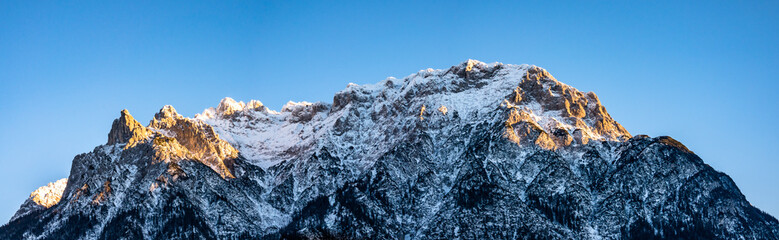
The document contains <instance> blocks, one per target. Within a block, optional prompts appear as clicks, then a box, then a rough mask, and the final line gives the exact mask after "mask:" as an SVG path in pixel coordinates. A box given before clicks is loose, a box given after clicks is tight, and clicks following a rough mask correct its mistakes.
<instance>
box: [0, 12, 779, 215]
mask: <svg viewBox="0 0 779 240" xmlns="http://www.w3.org/2000/svg"><path fill="white" fill-rule="evenodd" d="M135 2H137V1H95V2H81V1H59V2H57V1H47V2H43V1H40V2H38V1H0V164H2V167H1V168H0V222H3V223H4V222H5V221H7V219H8V218H10V216H11V215H12V214H13V212H14V211H16V209H17V208H18V206H19V205H20V204H21V203H22V202H23V201H24V199H25V198H26V197H27V196H28V194H29V193H30V192H31V191H33V190H35V189H36V188H37V187H39V186H42V185H45V184H46V183H48V182H51V181H55V180H57V179H60V178H64V177H67V176H68V173H69V171H70V164H71V161H72V159H73V157H74V156H75V155H76V154H79V153H83V152H88V151H91V150H92V149H93V148H94V147H95V146H97V145H100V144H104V143H105V142H106V138H107V137H106V136H107V133H108V131H109V129H110V127H111V121H112V120H113V119H114V118H116V117H118V116H119V111H120V110H121V109H124V108H127V109H129V110H130V112H131V113H132V114H133V115H134V116H136V117H137V118H138V119H139V120H140V121H141V122H142V123H144V124H146V123H148V121H149V120H150V119H151V117H152V115H153V114H154V112H156V111H157V110H159V109H160V108H161V107H162V106H163V105H165V104H171V105H173V106H175V107H176V109H178V110H179V112H180V113H182V114H184V115H186V116H193V115H194V114H195V113H198V112H201V111H202V110H203V109H205V108H208V107H211V106H216V105H217V104H218V102H219V100H220V99H221V98H223V97H225V96H230V97H233V98H235V99H237V100H244V101H247V100H249V99H258V100H260V101H262V102H263V103H265V104H266V105H268V106H270V107H271V108H274V109H279V108H280V107H281V106H282V105H283V104H284V103H285V102H286V101H288V100H296V101H302V100H305V101H327V102H330V101H332V96H333V94H334V93H335V92H336V91H338V90H341V89H343V88H344V87H346V85H347V84H348V83H349V82H354V83H360V84H362V83H373V82H377V81H380V80H382V79H384V78H386V77H388V76H395V77H405V76H407V75H408V74H411V73H414V72H416V71H418V70H420V69H425V68H428V67H432V68H447V67H449V66H451V65H455V64H458V63H460V62H462V61H464V60H466V59H468V58H473V59H478V60H481V61H485V62H494V61H499V62H503V63H512V64H522V63H527V64H535V65H539V66H542V67H544V68H546V69H547V70H549V71H550V72H551V73H552V74H553V75H554V76H556V77H557V78H558V79H559V80H561V81H563V82H565V83H568V84H570V85H572V86H574V87H576V88H578V89H580V90H582V91H594V92H596V93H597V94H598V95H599V96H600V99H601V100H602V102H603V103H604V104H605V106H606V108H607V109H608V111H609V113H611V115H612V116H613V117H614V118H615V119H616V120H617V121H618V122H620V123H622V124H623V125H624V126H625V127H626V128H627V129H628V130H629V131H630V132H631V133H632V134H634V135H635V134H648V135H651V136H659V135H670V136H672V137H674V138H676V139H678V140H680V141H681V142H683V143H684V144H686V145H687V146H688V147H689V148H690V149H692V150H693V151H695V152H696V153H697V154H698V155H700V156H701V157H702V158H703V159H704V161H706V162H707V163H709V164H710V165H712V166H713V167H714V168H716V169H718V170H720V171H723V172H725V173H727V174H728V175H730V176H731V177H732V178H733V179H734V180H735V181H736V183H737V184H738V186H739V187H740V189H741V190H742V192H743V193H744V194H745V195H746V196H747V199H748V200H749V201H750V202H752V204H753V205H755V206H757V207H759V208H760V209H763V210H765V211H767V212H769V213H770V214H772V215H774V216H779V200H777V199H779V187H777V185H779V174H778V172H777V171H779V158H778V157H777V155H776V154H775V152H774V151H776V148H777V146H778V144H779V141H778V140H777V136H779V128H778V127H777V126H779V124H777V123H776V120H777V119H779V118H778V117H779V107H777V97H779V94H777V92H776V91H777V87H779V83H778V82H779V81H777V80H779V79H777V78H778V76H779V48H778V47H777V45H778V43H779V27H777V24H778V23H779V17H778V16H779V14H777V12H779V4H778V2H777V1H768V2H747V1H732V2H713V1H705V2H704V1H701V3H691V2H692V1H651V2H649V1H647V2H643V3H641V2H638V1H597V2H595V3H586V4H584V3H581V2H561V3H559V4H554V5H550V4H548V3H545V2H541V1H539V2H514V1H511V2H499V1H463V2H450V1H440V2H428V3H420V2H416V1H413V2H402V1H391V3H390V2H389V1H388V2H379V3H366V2H374V1H365V2H363V1H359V2H329V3H310V2H290V1H274V2H260V1H257V2H239V1H230V2H229V3H224V2H226V1H214V2H200V3H193V2H190V1H181V2H173V1H166V3H161V4H160V3H157V4H155V3H153V2H158V1H152V2H146V3H135ZM582 2H584V1H582Z"/></svg>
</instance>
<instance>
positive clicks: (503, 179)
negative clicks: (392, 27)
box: [0, 60, 779, 239]
mask: <svg viewBox="0 0 779 240" xmlns="http://www.w3.org/2000/svg"><path fill="white" fill-rule="evenodd" d="M108 143H109V144H107V145H102V146H98V147H96V148H95V149H94V150H93V151H92V152H89V153H84V154H80V155H78V156H76V157H75V158H74V159H73V164H72V167H71V172H70V176H69V177H68V179H67V186H66V187H64V189H63V190H61V192H58V193H59V196H61V198H60V200H59V202H58V203H56V204H54V205H49V206H48V207H43V206H40V205H37V204H33V205H23V206H22V209H20V211H19V213H17V215H16V216H14V218H13V219H12V220H11V222H9V223H8V224H6V225H4V226H2V227H0V239H25V238H26V239H33V238H35V239H193V238H198V239H278V238H288V239H297V238H308V239H322V238H334V239H398V238H404V239H405V238H412V239H458V238H459V239H652V238H665V239H777V238H779V237H778V236H779V222H777V220H776V219H775V218H773V217H772V216H769V215H767V214H765V213H763V212H762V211H760V210H758V209H756V208H755V207H753V206H751V205H750V204H749V202H748V201H747V200H746V198H745V197H744V196H743V195H742V194H741V192H740V191H739V190H738V188H737V187H736V185H735V184H734V183H733V181H732V180H731V179H730V178H729V177H728V176H727V175H725V174H724V173H720V172H717V171H716V170H714V169H712V168H711V167H710V166H708V165H706V164H705V163H704V162H703V160H701V159H700V158H699V157H698V156H696V155H695V154H694V153H693V152H692V151H691V150H689V149H688V148H687V147H685V146H684V145H683V144H682V143H680V142H678V141H676V140H674V139H672V138H670V137H657V138H651V137H648V136H645V135H637V136H635V137H632V136H631V135H630V133H628V131H626V130H625V129H624V128H623V127H622V126H620V125H619V124H618V123H617V122H616V121H615V120H613V119H612V118H611V117H610V116H609V114H608V113H607V112H606V110H605V108H604V107H603V105H602V104H601V102H600V101H599V100H598V98H597V96H596V95H595V94H594V93H591V92H590V93H584V92H580V91H578V90H577V89H575V88H573V87H571V86H568V85H565V84H563V83H561V82H559V81H557V80H556V79H555V78H554V77H552V75H551V74H549V73H548V72H546V70H544V69H541V68H539V67H535V66H528V65H508V64H506V65H504V64H500V63H495V64H485V63H481V62H478V61H475V60H468V61H466V62H463V63H461V64H459V65H456V66H452V67H451V68H449V69H445V70H433V69H427V70H422V71H420V72H418V73H415V74H412V75H410V76H408V77H406V78H404V79H395V78H388V79H386V80H384V81H382V82H379V83H377V84H374V85H362V86H360V85H355V84H350V85H349V86H348V87H347V88H346V89H344V90H343V91H340V92H338V93H336V94H335V96H334V98H333V104H329V103H307V102H300V103H295V102H290V103H288V104H287V105H285V106H284V107H283V108H282V109H281V111H279V112H276V111H272V110H269V109H267V108H266V107H264V106H262V104H261V103H260V102H259V101H255V100H252V101H250V102H249V103H248V104H244V103H243V102H236V101H235V100H233V99H230V98H225V99H224V100H222V101H221V102H220V103H219V105H218V106H217V107H216V108H209V109H206V110H205V111H204V112H203V113H202V114H198V115H196V116H195V117H194V118H187V117H184V116H181V115H179V114H178V113H176V111H175V109H173V107H171V106H165V107H163V108H162V109H161V110H160V112H159V113H157V114H155V116H154V119H153V120H152V121H151V122H150V124H149V125H148V126H146V127H143V126H141V125H140V124H139V123H137V121H135V120H134V119H132V117H131V116H130V114H129V113H127V111H126V110H125V111H122V114H121V116H120V118H119V119H117V120H115V121H114V124H113V126H112V130H111V132H110V133H109V141H108ZM55 194H56V193H55ZM25 204H27V203H25Z"/></svg>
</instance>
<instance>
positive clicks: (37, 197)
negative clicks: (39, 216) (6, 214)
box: [11, 178, 68, 221]
mask: <svg viewBox="0 0 779 240" xmlns="http://www.w3.org/2000/svg"><path fill="white" fill-rule="evenodd" d="M67 184H68V179H67V178H63V179H60V180H57V181H56V182H50V183H49V184H47V185H46V186H42V187H40V188H38V189H36V190H35V191H33V192H32V193H30V198H28V199H27V200H26V201H25V202H24V203H23V204H22V206H21V208H19V210H18V211H17V212H16V214H14V216H13V217H11V221H13V220H14V219H17V218H19V217H21V216H24V215H26V214H28V213H30V212H31V211H35V210H39V209H46V208H50V207H52V206H54V205H55V204H57V203H59V201H60V199H61V198H62V192H63V191H65V186H67Z"/></svg>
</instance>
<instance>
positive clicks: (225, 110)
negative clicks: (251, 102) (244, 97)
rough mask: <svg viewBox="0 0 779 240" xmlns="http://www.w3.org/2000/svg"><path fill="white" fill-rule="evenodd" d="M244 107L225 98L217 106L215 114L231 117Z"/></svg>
mask: <svg viewBox="0 0 779 240" xmlns="http://www.w3.org/2000/svg"><path fill="white" fill-rule="evenodd" d="M245 107H246V104H244V103H243V102H236V101H235V100H233V99H232V98H229V97H226V98H223V99H222V101H220V102H219V106H217V107H216V112H217V113H219V114H222V115H232V114H233V113H235V112H237V111H241V110H243V109H244V108H245Z"/></svg>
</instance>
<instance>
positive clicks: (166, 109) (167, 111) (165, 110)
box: [154, 105, 183, 120]
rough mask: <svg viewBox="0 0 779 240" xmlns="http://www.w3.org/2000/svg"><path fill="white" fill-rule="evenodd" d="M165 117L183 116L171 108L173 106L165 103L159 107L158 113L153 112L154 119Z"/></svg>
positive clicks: (175, 117)
mask: <svg viewBox="0 0 779 240" xmlns="http://www.w3.org/2000/svg"><path fill="white" fill-rule="evenodd" d="M166 118H173V119H177V118H183V116H181V114H179V113H178V112H176V109H175V108H173V106H171V105H165V106H163V107H162V109H160V111H159V112H158V113H156V114H154V119H156V120H162V119H166Z"/></svg>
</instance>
